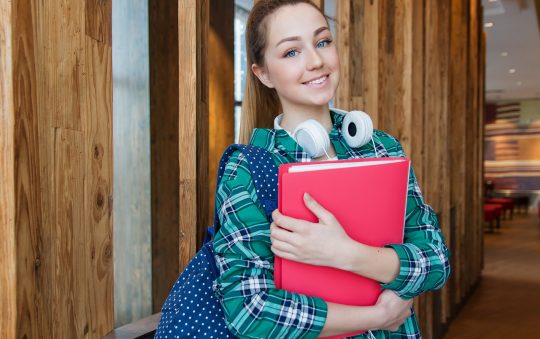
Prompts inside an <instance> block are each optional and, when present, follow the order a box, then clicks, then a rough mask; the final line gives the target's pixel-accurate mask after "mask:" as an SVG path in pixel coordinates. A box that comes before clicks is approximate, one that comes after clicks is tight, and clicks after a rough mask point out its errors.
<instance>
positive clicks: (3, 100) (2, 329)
mask: <svg viewBox="0 0 540 339" xmlns="http://www.w3.org/2000/svg"><path fill="white" fill-rule="evenodd" d="M12 18H13V17H12V3H11V2H7V1H2V2H0V51H2V52H0V131H2V133H1V134H0V234H2V238H1V239H0V267H2V269H1V270H0V304H1V305H2V307H1V308H0V336H2V337H3V338H14V337H15V333H16V332H15V331H16V326H17V300H16V296H17V279H16V257H15V255H14V253H15V248H16V243H15V173H14V168H15V167H14V165H15V153H14V146H15V144H14V141H15V138H14V136H15V107H14V102H13V101H14V97H13V94H14V93H13V77H12V76H13V58H12V57H13V54H12V53H13V49H12V48H13V46H12V39H13V37H12V24H13V22H12Z"/></svg>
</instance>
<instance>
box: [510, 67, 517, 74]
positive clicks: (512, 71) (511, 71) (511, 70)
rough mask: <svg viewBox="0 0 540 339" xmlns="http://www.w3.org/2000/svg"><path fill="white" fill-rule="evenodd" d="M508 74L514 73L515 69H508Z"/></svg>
mask: <svg viewBox="0 0 540 339" xmlns="http://www.w3.org/2000/svg"><path fill="white" fill-rule="evenodd" d="M508 73H510V74H514V73H516V69H515V68H510V69H509V70H508Z"/></svg>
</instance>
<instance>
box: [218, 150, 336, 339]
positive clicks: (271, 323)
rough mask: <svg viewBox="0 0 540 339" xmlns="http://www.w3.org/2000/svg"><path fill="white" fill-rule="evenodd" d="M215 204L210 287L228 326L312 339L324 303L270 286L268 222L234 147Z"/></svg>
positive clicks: (260, 334)
mask: <svg viewBox="0 0 540 339" xmlns="http://www.w3.org/2000/svg"><path fill="white" fill-rule="evenodd" d="M216 206H217V208H218V214H219V218H220V221H221V228H220V230H219V232H218V234H217V235H216V237H215V239H214V249H215V255H216V263H217V266H218V268H219V270H220V276H219V277H218V279H217V280H216V281H215V284H214V290H215V292H216V295H217V296H218V298H219V299H220V300H221V303H222V307H223V311H224V314H225V320H226V323H227V326H228V327H229V329H230V331H231V332H232V333H233V334H234V335H235V336H236V337H241V338H316V337H317V335H318V334H319V333H320V331H321V330H322V328H323V326H324V323H325V321H326V314H327V305H326V303H325V302H324V301H323V300H322V299H319V298H315V297H309V296H305V295H300V294H296V293H290V292H287V291H284V290H278V289H276V288H275V285H274V274H273V272H274V271H273V269H274V255H273V253H272V251H271V250H270V246H271V242H270V225H269V222H268V220H267V219H266V216H265V214H264V210H263V208H262V206H261V205H260V203H259V202H258V199H257V194H256V192H255V188H254V185H253V180H252V179H251V176H250V173H249V170H248V168H247V161H246V160H245V158H244V157H243V155H242V154H241V153H239V152H236V153H235V154H233V157H232V158H231V160H230V161H229V163H228V164H227V166H226V168H225V174H224V176H223V179H222V181H221V183H220V185H219V187H218V189H217V193H216Z"/></svg>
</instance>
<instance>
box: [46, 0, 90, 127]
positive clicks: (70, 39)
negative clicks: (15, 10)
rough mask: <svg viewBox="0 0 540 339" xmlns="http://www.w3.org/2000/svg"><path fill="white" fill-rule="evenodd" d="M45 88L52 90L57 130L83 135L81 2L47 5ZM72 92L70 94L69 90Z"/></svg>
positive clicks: (49, 105) (48, 102) (51, 106)
mask: <svg viewBox="0 0 540 339" xmlns="http://www.w3.org/2000/svg"><path fill="white" fill-rule="evenodd" d="M43 10H44V12H43V13H41V15H42V16H41V18H42V19H43V25H44V26H42V27H43V31H42V32H43V33H46V35H45V36H42V37H40V38H41V39H43V40H42V41H41V43H43V44H44V46H43V47H44V49H43V56H44V59H42V60H40V62H42V63H43V65H44V71H45V76H44V78H43V81H44V84H43V85H44V86H45V87H44V88H47V89H49V90H50V91H49V92H48V96H49V97H50V99H49V100H46V101H45V103H46V107H47V109H48V110H49V114H51V115H52V116H51V119H52V125H53V127H61V128H67V129H73V130H77V131H82V120H81V119H82V117H81V114H82V113H81V101H80V98H81V97H82V93H81V91H82V88H81V83H80V75H81V73H82V72H81V69H80V68H81V64H82V61H81V46H82V44H83V34H84V13H85V8H84V3H83V2H81V1H73V0H71V1H67V2H65V3H62V2H54V1H50V2H47V3H46V4H44V8H43ZM67 89H69V90H67Z"/></svg>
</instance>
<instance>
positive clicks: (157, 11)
mask: <svg viewBox="0 0 540 339" xmlns="http://www.w3.org/2000/svg"><path fill="white" fill-rule="evenodd" d="M178 3H179V2H178V1H150V2H148V11H149V13H148V17H149V55H150V136H151V137H150V138H151V146H150V147H151V148H150V149H151V151H150V154H151V173H152V174H151V181H152V185H151V186H152V187H151V191H152V193H151V196H152V198H151V199H152V310H153V312H159V311H160V310H161V307H162V306H163V303H164V302H165V299H166V298H167V295H168V294H169V291H170V290H171V287H172V285H173V284H174V282H175V281H176V279H177V278H178V274H179V273H180V269H181V267H180V264H179V260H180V259H179V258H180V252H179V250H180V246H179V241H180V236H179V234H180V219H179V218H180V212H181V209H180V202H179V201H180V195H179V187H180V185H179V183H180V171H179V167H180V161H179V159H180V158H179V156H180V154H179V144H178V133H179V126H180V125H179V100H178V93H179V88H178V84H179V81H180V80H179V79H180V76H179V73H178V67H179V63H178V42H179V40H178V33H179V27H178ZM192 226H193V228H195V225H192Z"/></svg>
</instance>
